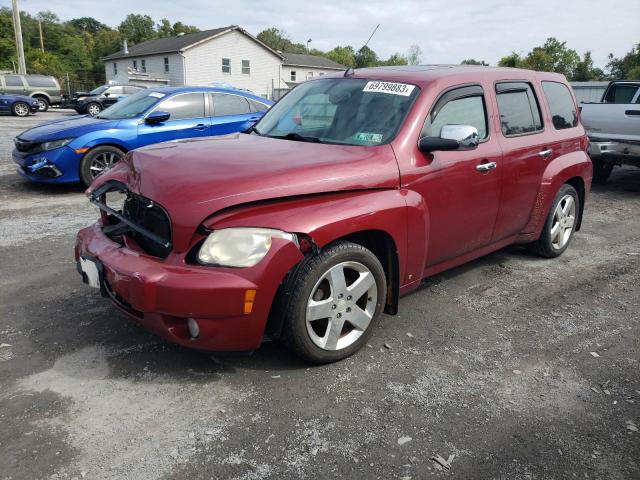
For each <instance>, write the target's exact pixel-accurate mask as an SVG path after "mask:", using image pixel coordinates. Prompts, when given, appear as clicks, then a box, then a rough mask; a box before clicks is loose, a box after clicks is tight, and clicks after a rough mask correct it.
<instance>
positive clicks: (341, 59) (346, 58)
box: [326, 45, 356, 67]
mask: <svg viewBox="0 0 640 480" xmlns="http://www.w3.org/2000/svg"><path fill="white" fill-rule="evenodd" d="M326 56H327V58H329V59H330V60H333V61H334V62H337V63H339V64H340V65H344V66H345V67H355V66H356V52H355V51H354V50H353V47H352V46H351V45H348V46H346V47H335V48H334V49H333V50H329V51H328V52H327V53H326Z"/></svg>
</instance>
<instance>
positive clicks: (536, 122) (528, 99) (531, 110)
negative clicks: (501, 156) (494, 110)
mask: <svg viewBox="0 0 640 480" xmlns="http://www.w3.org/2000/svg"><path fill="white" fill-rule="evenodd" d="M496 93H497V95H496V97H497V99H498V110H499V112H500V127H501V128H502V133H503V135H505V136H511V135H522V134H527V133H533V132H537V131H540V130H542V120H541V118H540V106H539V105H538V100H537V99H536V96H535V94H534V93H533V88H531V85H530V84H528V83H520V82H509V83H499V84H498V85H496Z"/></svg>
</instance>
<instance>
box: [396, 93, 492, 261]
mask: <svg viewBox="0 0 640 480" xmlns="http://www.w3.org/2000/svg"><path fill="white" fill-rule="evenodd" d="M490 108H491V106H490V105H489V104H488V102H487V101H486V96H485V94H484V91H483V88H482V87H481V86H480V85H472V86H464V87H459V88H455V89H453V90H449V91H447V92H446V93H444V94H442V95H441V96H440V98H439V99H438V101H437V102H436V103H435V105H434V107H433V108H432V110H431V112H430V113H429V115H428V117H427V120H426V122H425V125H424V127H423V129H422V132H421V134H420V135H421V137H422V136H431V137H439V136H440V130H441V128H442V126H443V125H451V124H453V125H471V126H474V127H476V129H477V130H478V136H479V139H480V144H479V145H478V146H477V147H476V148H474V149H472V150H466V151H462V150H456V151H435V152H432V153H430V154H428V153H422V152H418V154H417V156H418V157H417V159H416V160H417V164H416V165H415V168H414V169H413V171H411V172H410V175H406V176H405V175H404V173H403V186H406V187H407V188H410V189H411V190H415V191H417V192H418V193H420V194H421V195H422V197H423V198H424V199H425V203H426V205H427V208H428V210H429V212H428V217H429V221H428V225H427V229H428V232H427V233H428V235H427V238H428V245H427V260H426V265H425V268H428V267H431V266H434V265H437V264H439V263H441V262H444V261H446V260H449V259H452V258H455V257H458V256H460V255H464V254H465V253H468V252H471V251H473V250H476V249H478V248H481V247H483V246H485V245H487V244H489V243H490V241H491V234H492V232H493V227H494V224H495V219H496V215H497V212H498V200H499V195H500V177H501V168H502V152H501V150H500V146H499V145H498V143H497V142H496V141H495V138H494V137H495V132H491V131H490V128H489V125H490V124H489V121H488V118H489V115H488V112H489V111H490ZM409 182H410V183H409Z"/></svg>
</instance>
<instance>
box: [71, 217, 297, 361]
mask: <svg viewBox="0 0 640 480" xmlns="http://www.w3.org/2000/svg"><path fill="white" fill-rule="evenodd" d="M75 257H76V261H79V259H80V258H81V257H82V258H85V259H87V258H88V259H94V260H96V261H97V262H99V264H100V265H101V270H102V279H103V282H102V285H101V286H102V288H101V290H102V293H103V295H105V296H108V297H109V298H110V299H111V301H112V302H113V303H114V304H115V305H116V307H118V308H119V309H120V310H121V311H122V312H124V313H125V314H127V315H128V316H129V317H130V318H132V319H133V320H135V321H136V322H137V323H139V324H141V325H142V326H143V327H144V328H146V329H147V330H149V331H151V332H153V333H155V334H156V335H159V336H161V337H163V338H165V339H167V340H169V341H172V342H175V343H178V344H180V345H183V346H186V347H191V348H198V349H203V350H219V351H222V350H236V351H241V350H253V349H255V348H257V347H258V346H259V345H260V343H261V341H262V337H263V334H264V330H265V326H266V322H267V318H268V316H269V312H270V310H271V305H272V303H273V298H274V297H275V294H276V291H277V289H278V287H279V285H280V283H281V282H282V280H283V278H284V277H285V275H286V274H287V272H288V271H289V270H290V269H291V268H292V267H293V266H294V265H295V264H297V263H298V262H299V261H300V260H302V258H303V257H302V253H301V252H300V250H299V249H298V248H297V246H295V245H294V244H293V243H290V242H286V241H284V240H274V243H273V246H272V249H271V251H270V252H269V254H268V255H267V257H265V258H264V259H263V260H262V261H261V262H260V263H258V265H256V266H255V267H252V268H238V269H231V268H215V267H205V266H199V265H189V264H187V263H185V261H184V257H183V256H179V255H177V254H171V255H170V256H169V257H167V259H165V260H162V259H159V258H155V257H150V256H148V255H146V254H144V253H141V252H139V251H137V250H136V249H135V245H125V246H121V245H120V244H117V243H115V242H113V241H112V240H111V239H109V238H108V237H107V236H106V235H105V234H104V233H103V232H102V229H101V225H100V222H98V223H96V224H94V225H93V226H91V227H87V228H85V229H83V230H80V232H79V233H78V237H77V240H76V247H75ZM247 290H256V295H255V302H254V304H253V309H252V310H251V313H248V314H245V294H246V291H247ZM189 318H193V319H195V320H196V322H197V323H198V326H199V328H200V334H199V335H198V337H197V338H192V337H191V335H190V333H189V330H188V326H187V319H189Z"/></svg>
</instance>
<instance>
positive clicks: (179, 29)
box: [173, 22, 200, 35]
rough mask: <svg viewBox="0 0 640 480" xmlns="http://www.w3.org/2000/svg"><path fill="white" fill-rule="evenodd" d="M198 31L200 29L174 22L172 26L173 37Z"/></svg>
mask: <svg viewBox="0 0 640 480" xmlns="http://www.w3.org/2000/svg"><path fill="white" fill-rule="evenodd" d="M199 31H200V29H199V28H198V27H194V26H193V25H185V24H184V23H182V22H176V23H174V24H173V34H174V35H180V34H181V33H194V32H199Z"/></svg>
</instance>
